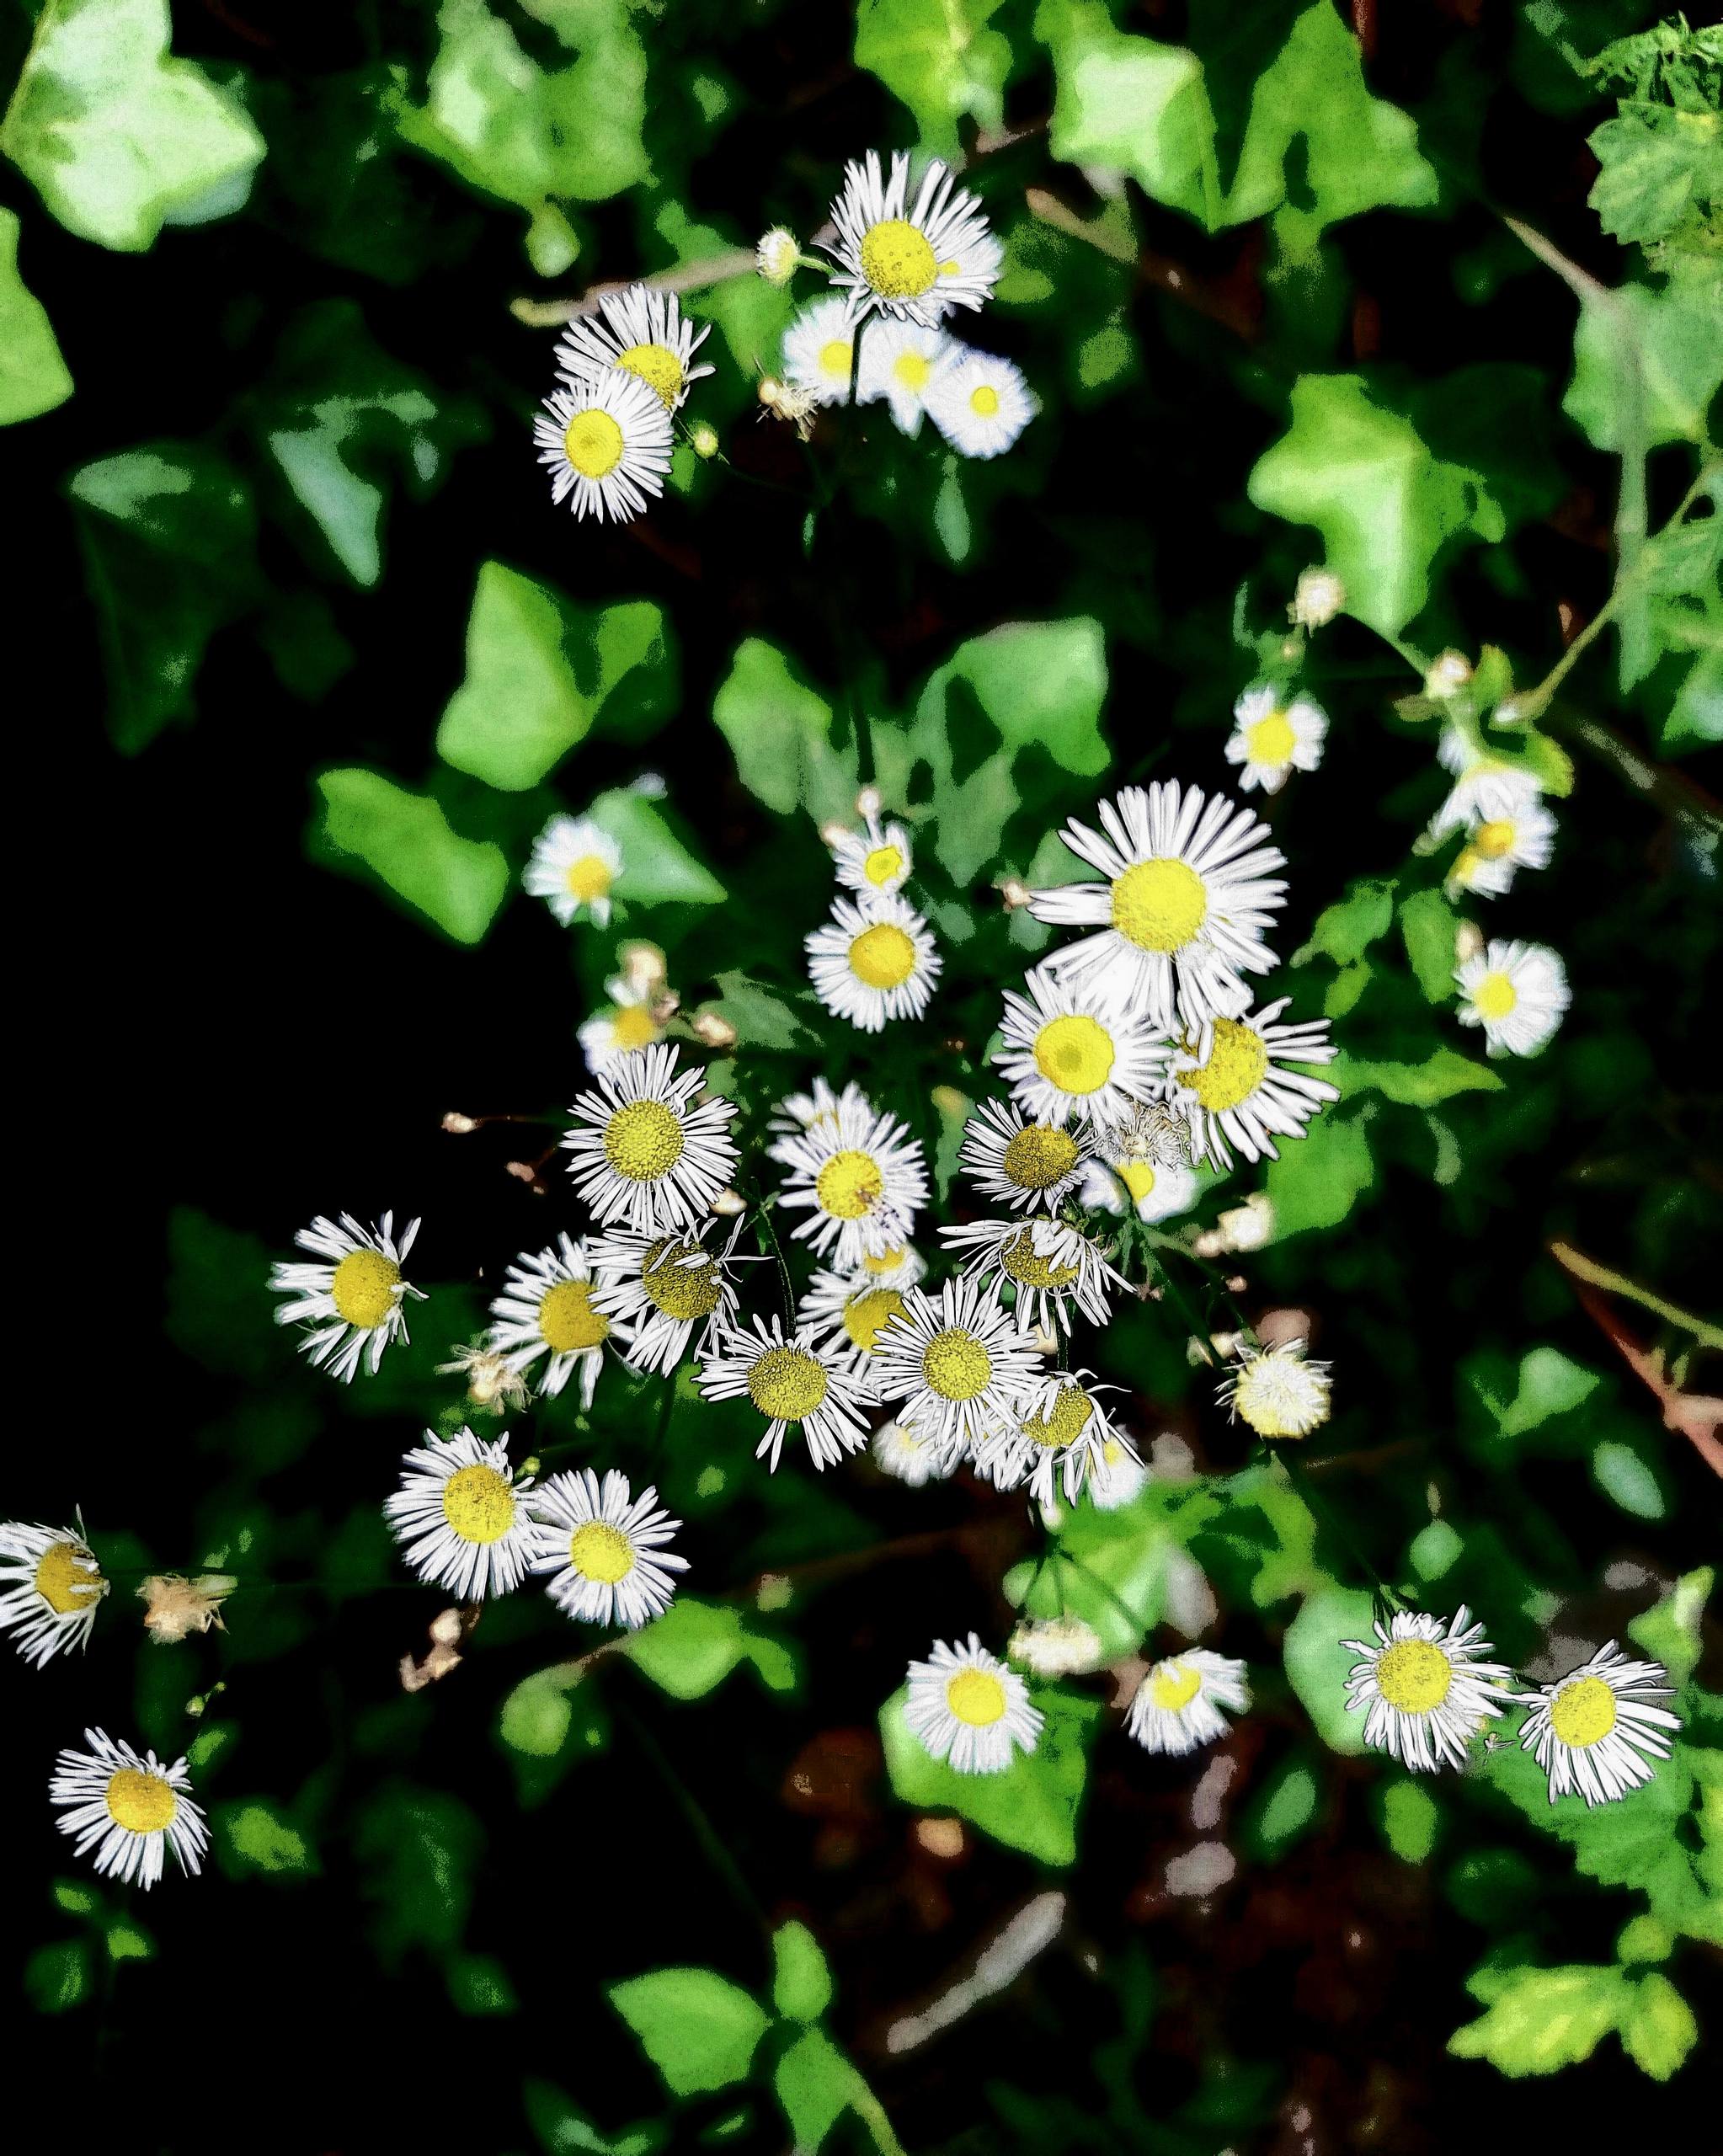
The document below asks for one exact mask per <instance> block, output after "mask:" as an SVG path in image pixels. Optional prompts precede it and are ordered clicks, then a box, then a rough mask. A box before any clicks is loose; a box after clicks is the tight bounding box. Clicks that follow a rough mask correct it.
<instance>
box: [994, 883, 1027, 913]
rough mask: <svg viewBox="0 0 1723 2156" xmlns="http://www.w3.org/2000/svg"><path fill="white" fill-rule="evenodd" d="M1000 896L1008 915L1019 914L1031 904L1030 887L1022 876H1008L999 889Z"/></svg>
mask: <svg viewBox="0 0 1723 2156" xmlns="http://www.w3.org/2000/svg"><path fill="white" fill-rule="evenodd" d="M999 895H1000V904H1001V905H1003V906H1004V908H1005V910H1006V912H1007V913H1018V912H1021V911H1022V909H1023V907H1025V906H1026V905H1028V903H1029V898H1030V891H1029V886H1028V885H1027V883H1024V881H1023V880H1022V878H1021V877H1020V876H1007V877H1006V879H1005V881H1004V882H1003V883H1001V884H1000V887H999Z"/></svg>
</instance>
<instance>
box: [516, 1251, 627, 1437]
mask: <svg viewBox="0 0 1723 2156" xmlns="http://www.w3.org/2000/svg"><path fill="white" fill-rule="evenodd" d="M491 1316H492V1318H493V1320H494V1322H493V1325H492V1326H491V1345H492V1346H493V1348H495V1349H496V1350H497V1352H498V1353H499V1354H500V1355H501V1356H502V1357H503V1358H504V1361H505V1362H506V1363H507V1364H508V1366H509V1369H511V1370H518V1371H520V1372H521V1373H523V1374H524V1373H525V1372H526V1371H527V1370H530V1369H531V1368H532V1366H533V1364H535V1363H536V1361H537V1360H538V1358H539V1357H540V1356H541V1355H548V1356H549V1358H550V1360H549V1362H547V1364H546V1365H545V1367H544V1371H543V1374H542V1375H541V1377H540V1378H539V1380H538V1389H539V1390H540V1391H541V1393H543V1394H544V1395H545V1396H547V1397H549V1396H551V1395H552V1394H555V1393H558V1392H560V1391H561V1390H563V1386H564V1385H567V1384H568V1380H569V1379H570V1378H571V1377H573V1376H576V1375H577V1374H578V1375H579V1380H580V1405H581V1406H582V1408H583V1409H584V1408H588V1407H590V1406H591V1405H592V1396H593V1391H594V1389H595V1386H596V1385H597V1384H598V1374H599V1371H600V1369H602V1367H603V1365H604V1353H605V1341H606V1340H608V1339H609V1337H610V1333H611V1321H610V1320H609V1318H608V1317H606V1316H605V1315H604V1313H603V1312H602V1311H600V1310H596V1309H595V1308H594V1296H593V1267H592V1264H591V1262H589V1255H588V1252H587V1250H586V1247H585V1246H584V1244H583V1243H579V1242H576V1241H574V1240H573V1238H572V1237H571V1236H569V1235H559V1236H558V1237H557V1244H556V1247H555V1248H554V1249H552V1250H541V1251H540V1252H539V1253H538V1255H537V1256H536V1257H525V1256H522V1257H517V1258H516V1259H515V1262H514V1263H513V1264H512V1265H510V1266H509V1269H508V1271H507V1272H506V1273H504V1275H503V1291H502V1293H501V1294H499V1296H498V1297H497V1299H496V1300H495V1302H493V1304H492V1305H491Z"/></svg>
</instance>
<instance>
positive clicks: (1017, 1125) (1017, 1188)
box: [958, 1101, 1088, 1213]
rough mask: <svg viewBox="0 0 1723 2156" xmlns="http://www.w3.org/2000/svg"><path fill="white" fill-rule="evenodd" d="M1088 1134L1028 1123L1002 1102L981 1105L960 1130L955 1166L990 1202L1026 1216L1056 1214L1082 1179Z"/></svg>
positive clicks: (1054, 1125) (1064, 1128) (1059, 1126)
mask: <svg viewBox="0 0 1723 2156" xmlns="http://www.w3.org/2000/svg"><path fill="white" fill-rule="evenodd" d="M1087 1154H1088V1142H1087V1133H1086V1132H1085V1131H1084V1130H1083V1129H1080V1128H1079V1129H1076V1130H1071V1129H1068V1128H1067V1127H1066V1126H1065V1125H1064V1123H1052V1122H1048V1123H1032V1122H1030V1121H1029V1120H1028V1119H1027V1118H1026V1117H1025V1116H1024V1115H1022V1113H1020V1112H1019V1111H1018V1110H1017V1109H1016V1108H1015V1107H1011V1106H1009V1105H1008V1104H1007V1103H1006V1102H1003V1101H983V1102H981V1104H980V1106H979V1107H977V1109H976V1110H975V1113H974V1115H972V1116H971V1117H970V1118H969V1120H968V1123H965V1124H964V1126H963V1145H961V1147H960V1148H959V1149H958V1165H959V1166H961V1167H962V1168H963V1170H964V1171H965V1173H966V1174H967V1175H968V1177H969V1179H970V1181H971V1182H974V1184H975V1186H976V1187H977V1188H978V1189H979V1190H980V1191H982V1192H984V1193H985V1195H986V1196H987V1197H989V1198H995V1199H996V1200H998V1201H999V1202H1000V1203H1003V1204H1006V1205H1010V1206H1012V1207H1014V1208H1016V1209H1017V1210H1019V1211H1021V1212H1026V1213H1034V1212H1042V1213H1057V1212H1058V1210H1059V1207H1060V1206H1061V1205H1062V1204H1063V1203H1064V1200H1065V1199H1066V1198H1067V1197H1068V1196H1069V1195H1070V1193H1071V1192H1072V1191H1073V1190H1075V1188H1076V1187H1077V1185H1078V1184H1079V1182H1081V1180H1082V1176H1083V1169H1084V1165H1085V1162H1086V1158H1087Z"/></svg>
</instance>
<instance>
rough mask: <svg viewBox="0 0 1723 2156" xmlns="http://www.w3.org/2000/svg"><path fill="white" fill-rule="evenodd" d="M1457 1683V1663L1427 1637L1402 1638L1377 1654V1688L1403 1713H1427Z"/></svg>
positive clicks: (1437, 1704) (1431, 1710)
mask: <svg viewBox="0 0 1723 2156" xmlns="http://www.w3.org/2000/svg"><path fill="white" fill-rule="evenodd" d="M1453 1683H1454V1664H1453V1663H1452V1662H1450V1661H1449V1660H1448V1657H1447V1656H1446V1655H1445V1654H1443V1652H1442V1650H1441V1648H1440V1647H1438V1646H1432V1645H1431V1643H1430V1642H1429V1641H1428V1640H1400V1641H1396V1643H1395V1645H1394V1646H1391V1647H1390V1648H1388V1649H1387V1650H1386V1651H1385V1652H1384V1653H1383V1654H1381V1655H1379V1657H1377V1662H1376V1689H1377V1690H1378V1691H1379V1693H1380V1694H1382V1696H1383V1698H1384V1700H1387V1702H1388V1704H1389V1705H1390V1707H1396V1708H1398V1709H1399V1710H1400V1713H1401V1714H1403V1715H1427V1714H1431V1713H1433V1711H1434V1710H1436V1709H1437V1708H1438V1707H1439V1706H1440V1705H1442V1702H1443V1700H1445V1699H1446V1698H1447V1697H1448V1687H1449V1686H1450V1685H1451V1684H1453Z"/></svg>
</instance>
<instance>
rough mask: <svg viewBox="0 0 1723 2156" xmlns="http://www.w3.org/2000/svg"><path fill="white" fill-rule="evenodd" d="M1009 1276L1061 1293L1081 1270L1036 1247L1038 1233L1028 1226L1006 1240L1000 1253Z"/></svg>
mask: <svg viewBox="0 0 1723 2156" xmlns="http://www.w3.org/2000/svg"><path fill="white" fill-rule="evenodd" d="M999 1261H1000V1264H1001V1265H1002V1266H1003V1267H1005V1273H1006V1278H1007V1279H1010V1280H1015V1281H1016V1283H1017V1285H1018V1286H1019V1287H1020V1288H1040V1289H1044V1290H1045V1291H1046V1292H1047V1293H1048V1294H1062V1293H1063V1292H1064V1289H1067V1288H1069V1287H1070V1286H1071V1285H1072V1283H1074V1282H1075V1280H1077V1279H1078V1278H1080V1275H1081V1273H1082V1267H1080V1266H1078V1265H1061V1264H1059V1262H1058V1261H1057V1260H1056V1259H1054V1258H1052V1257H1042V1255H1041V1254H1040V1252H1039V1251H1038V1250H1037V1249H1036V1247H1035V1234H1034V1230H1032V1229H1031V1228H1025V1229H1023V1230H1022V1232H1021V1233H1020V1234H1017V1235H1013V1236H1012V1237H1011V1241H1009V1242H1008V1243H1006V1244H1005V1245H1004V1246H1003V1247H1002V1248H1001V1249H1000V1254H999Z"/></svg>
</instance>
